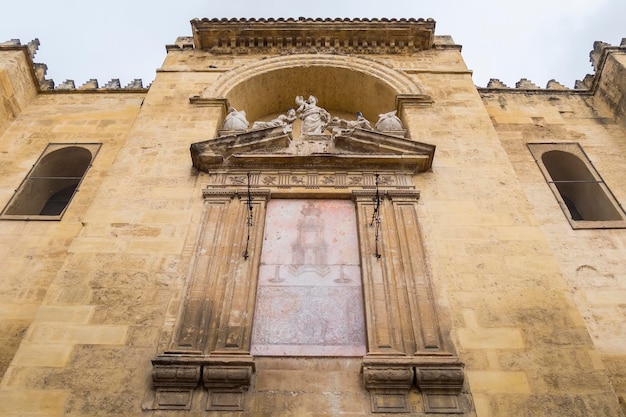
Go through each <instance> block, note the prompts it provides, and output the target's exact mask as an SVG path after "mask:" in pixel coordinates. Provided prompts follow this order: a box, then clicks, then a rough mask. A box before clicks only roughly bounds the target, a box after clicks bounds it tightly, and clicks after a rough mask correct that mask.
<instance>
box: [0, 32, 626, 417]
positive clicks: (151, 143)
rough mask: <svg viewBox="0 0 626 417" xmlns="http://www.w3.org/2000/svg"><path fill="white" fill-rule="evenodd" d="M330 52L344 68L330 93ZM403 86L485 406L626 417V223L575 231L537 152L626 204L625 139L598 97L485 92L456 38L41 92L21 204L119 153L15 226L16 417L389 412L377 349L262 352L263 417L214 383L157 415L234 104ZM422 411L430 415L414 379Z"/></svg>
mask: <svg viewBox="0 0 626 417" xmlns="http://www.w3.org/2000/svg"><path fill="white" fill-rule="evenodd" d="M312 59H314V60H316V61H315V62H316V65H317V66H318V67H319V68H324V67H325V66H326V67H328V68H333V69H332V71H330V73H331V74H333V75H334V76H336V77H340V78H339V79H338V80H332V82H330V81H329V82H328V83H325V82H326V80H324V78H323V77H322V75H320V74H323V71H318V70H315V71H313V70H309V69H306V65H307V63H308V62H310V60H312ZM303 68H304V69H303ZM260 74H264V75H263V76H261V75H260ZM277 75H280V76H277ZM305 76H307V77H308V76H311V78H305ZM229 77H230V78H229ZM225 80H226V81H225ZM227 81H228V82H227ZM229 82H231V83H232V84H229ZM320 83H325V84H322V85H320ZM237 86H239V89H237V88H236V87H237ZM329 86H330V87H329ZM346 86H349V87H350V88H347V87H346ZM244 87H245V88H244ZM359 87H361V88H362V89H359ZM353 90H356V91H353ZM246 91H247V92H248V93H249V94H252V95H253V97H249V96H248V95H246V94H245V93H246ZM300 91H301V93H300ZM391 92H394V93H396V94H407V95H410V96H411V97H413V98H414V100H413V101H411V100H409V99H403V101H402V100H401V102H402V103H403V104H402V106H401V109H399V110H400V111H399V116H400V117H401V118H402V119H403V121H404V124H405V127H406V128H407V129H408V130H409V137H410V138H411V139H412V140H414V141H420V142H424V143H427V144H431V145H436V152H435V157H434V162H433V166H432V169H431V170H430V171H428V172H423V173H419V174H416V175H415V176H414V177H413V183H414V185H415V186H416V188H417V189H418V190H420V192H421V196H420V199H419V201H418V203H417V210H418V214H419V228H420V230H421V233H422V236H421V240H422V242H423V244H424V254H425V264H426V267H427V268H426V269H427V275H428V278H429V279H430V280H431V281H432V283H433V286H432V291H433V294H434V299H435V300H436V303H437V308H438V310H437V313H436V315H437V317H438V322H439V326H440V327H439V328H440V329H441V332H442V333H443V334H442V335H440V336H441V338H442V339H443V340H444V344H446V348H448V349H449V350H451V351H452V353H454V354H457V355H458V356H459V358H460V359H461V361H463V362H464V363H465V376H466V380H465V385H464V387H463V390H462V391H463V396H462V407H463V409H464V411H465V415H467V416H473V415H476V416H479V417H495V416H527V415H533V416H546V417H547V416H554V415H579V416H596V415H606V416H620V411H619V405H618V402H617V398H616V396H615V392H614V390H613V386H612V385H611V382H610V381H609V377H610V378H611V381H613V385H614V386H616V387H617V390H618V392H621V393H623V392H624V389H623V388H620V387H622V385H620V382H619V381H621V380H623V373H622V372H623V371H621V370H620V369H621V366H622V365H620V363H623V362H624V361H623V355H624V352H623V350H622V349H623V348H622V347H621V346H620V340H621V341H623V335H622V334H621V333H620V332H622V330H623V329H621V327H619V326H620V323H621V322H623V319H622V320H621V321H620V319H619V318H617V317H619V316H616V315H615V314H616V313H619V314H622V312H621V310H620V309H621V307H620V304H619V300H620V299H622V298H621V297H620V294H621V293H620V292H619V291H623V284H624V279H623V276H622V275H623V274H622V273H621V272H619V271H621V270H624V268H623V266H624V265H623V260H622V259H621V258H620V252H623V248H624V242H623V236H622V233H621V232H620V231H619V230H609V231H582V233H581V231H573V230H571V228H570V227H569V224H568V223H567V221H566V220H565V219H564V218H563V217H562V213H561V212H560V210H559V208H558V206H557V204H556V202H555V200H554V197H553V196H552V194H551V192H550V190H549V189H548V188H547V187H546V185H545V181H544V180H543V177H542V176H541V173H540V172H539V170H538V169H537V167H536V164H535V163H534V161H533V160H532V157H531V156H530V154H529V153H528V151H527V149H526V148H525V143H526V142H527V141H530V140H537V139H538V138H541V140H544V139H545V140H548V139H552V140H561V139H563V138H566V139H567V140H577V141H580V142H581V143H582V145H583V147H584V148H585V150H586V151H588V153H589V155H590V158H591V159H592V160H593V162H594V164H596V167H597V168H598V170H599V171H600V172H601V173H602V175H603V176H604V178H605V180H606V181H607V183H609V185H610V186H611V188H612V190H613V191H614V192H615V194H616V196H617V198H618V199H620V200H622V201H623V199H624V198H626V195H625V194H626V183H624V179H623V178H621V177H620V172H623V169H621V167H622V165H623V163H622V161H620V157H619V155H623V154H624V149H623V146H625V145H624V141H623V140H621V141H620V135H621V137H622V139H623V130H622V128H620V127H619V126H617V125H615V123H614V122H612V121H611V120H610V118H609V116H608V115H604V116H598V115H596V114H595V113H594V112H592V110H590V109H591V108H593V105H594V103H593V99H592V98H591V97H590V96H576V95H568V94H569V93H567V94H561V95H559V96H558V97H557V98H556V99H552V98H550V96H548V95H536V94H517V95H516V94H509V95H507V94H491V95H489V94H488V95H483V96H482V97H481V95H479V93H478V92H477V91H476V88H475V87H474V85H473V83H472V80H471V73H470V72H469V71H467V69H466V67H465V65H464V63H463V60H462V57H461V54H460V51H459V48H458V47H455V46H454V45H453V44H452V42H451V41H448V40H445V39H440V45H439V46H437V48H435V49H431V50H428V51H423V52H415V53H413V54H411V55H408V56H407V55H377V56H375V57H372V56H353V57H350V56H340V55H337V56H334V55H333V56H321V55H319V56H318V55H314V54H310V55H307V54H294V55H285V56H282V57H270V58H267V57H266V56H265V55H263V54H248V55H242V56H222V55H220V56H215V55H211V54H210V53H208V52H201V51H194V50H192V49H190V48H189V47H188V48H183V47H181V48H174V47H172V48H171V50H170V52H169V54H168V57H167V58H166V60H165V63H164V65H163V68H162V69H161V70H160V71H159V72H158V74H157V77H156V79H155V81H154V82H153V84H152V85H151V87H150V89H149V91H148V92H147V93H146V94H144V93H134V94H131V93H122V92H107V93H95V92H94V93H65V94H63V93H58V92H56V93H53V94H45V95H38V96H37V97H36V98H35V99H34V100H33V101H32V103H31V104H30V105H29V106H28V107H26V108H25V109H24V110H23V112H22V114H21V115H19V117H18V118H17V119H16V120H15V121H13V122H11V123H10V124H9V125H8V127H7V128H6V130H5V132H4V134H3V135H2V136H1V137H0V159H1V160H0V162H1V163H0V172H1V174H2V175H0V197H1V199H2V200H1V201H2V202H3V203H6V201H8V199H9V198H10V196H11V195H12V192H13V190H14V189H15V187H17V185H18V184H19V182H20V181H21V179H22V178H23V177H24V175H25V174H26V173H27V172H28V170H29V168H30V166H31V165H32V164H33V163H34V161H35V160H36V159H37V157H38V156H39V155H40V153H41V151H42V150H43V148H44V147H45V145H46V144H47V143H49V142H82V141H88V142H101V143H103V146H102V148H101V150H100V152H99V154H98V156H97V157H96V159H95V160H94V163H93V166H92V167H91V169H90V170H89V171H88V174H87V176H86V178H85V181H84V182H83V184H82V185H81V188H80V191H79V192H78V194H77V195H76V197H75V198H74V200H73V201H72V202H71V204H70V206H69V209H68V211H67V212H66V214H65V215H64V217H63V219H62V220H61V221H59V222H40V221H37V222H28V221H1V222H0V235H1V236H2V240H0V242H2V243H0V259H1V260H2V263H3V265H4V267H3V270H4V274H5V275H4V276H3V279H2V281H1V283H0V319H1V323H2V327H0V338H2V339H6V340H8V341H9V342H8V343H6V344H4V345H3V346H2V347H0V358H1V360H2V363H1V364H0V365H1V366H2V371H3V372H4V375H3V377H2V382H1V383H0V414H2V415H6V416H21V415H33V416H43V415H45V416H61V415H63V416H99V415H102V416H105V415H106V416H144V415H151V416H180V415H193V416H217V415H235V414H236V415H239V416H263V415H268V416H269V415H284V416H302V415H317V416H336V415H339V414H342V413H343V414H350V415H373V413H372V404H371V403H370V396H369V395H368V390H367V389H366V387H365V385H364V382H363V379H362V378H363V372H362V369H361V360H362V359H361V358H342V357H335V358H326V359H323V358H306V359H293V358H257V360H256V373H255V376H254V377H253V381H252V384H251V387H250V392H249V395H248V397H247V398H248V401H247V403H246V411H245V412H226V413H224V412H215V411H212V412H207V411H206V404H207V402H206V401H207V400H206V393H201V392H200V390H197V393H196V394H194V395H195V397H194V401H195V402H194V403H193V406H192V410H189V411H167V410H154V404H153V400H154V398H153V390H152V383H153V382H152V376H151V372H152V365H151V362H150V361H151V359H153V358H155V357H156V356H157V355H158V354H162V353H164V352H165V351H167V350H168V349H169V348H170V340H171V338H172V331H173V329H174V328H175V323H176V320H177V317H178V312H179V308H180V306H181V303H182V302H183V301H184V298H185V294H186V293H185V291H186V289H187V285H188V283H189V280H190V276H191V273H192V272H193V271H192V268H193V266H192V265H193V262H192V261H193V259H192V258H193V256H194V255H196V253H195V249H196V247H197V245H198V242H199V241H200V240H201V239H200V233H202V231H201V224H202V221H203V206H204V201H203V198H202V189H203V188H204V187H205V186H206V184H207V183H208V182H209V180H210V178H209V175H208V174H206V173H201V172H197V171H196V170H195V169H194V168H192V166H191V159H190V155H189V147H190V145H191V144H192V143H195V142H200V141H205V140H208V139H212V138H214V137H215V135H216V132H217V130H218V129H219V128H220V127H221V122H222V119H223V111H224V108H223V103H224V100H223V99H224V98H226V99H229V100H230V99H232V102H231V104H233V105H235V106H239V107H240V108H243V109H244V110H246V109H248V108H249V112H250V115H251V116H250V119H251V120H250V121H252V120H253V119H256V118H257V117H259V118H260V117H265V116H268V115H272V114H276V113H279V112H281V111H283V108H284V107H285V106H291V105H293V103H291V100H293V96H294V95H295V93H300V94H302V95H308V94H319V95H320V97H319V98H320V105H322V106H324V105H325V103H324V96H323V94H328V97H329V103H332V104H331V105H330V106H329V107H330V108H329V110H339V111H341V112H343V113H342V114H349V113H350V112H354V111H359V110H362V109H361V108H360V107H361V106H363V109H364V110H363V111H364V113H366V116H367V117H368V118H369V119H370V121H372V122H375V120H376V117H377V114H378V113H379V112H383V111H390V110H393V109H394V106H396V101H395V96H394V95H392V94H391ZM222 93H223V95H220V94H222ZM231 93H232V94H231ZM351 93H352V94H351ZM229 94H231V96H229ZM193 96H197V97H200V98H201V99H198V100H196V101H195V102H194V100H192V101H190V99H189V98H190V97H193ZM418 96H419V98H420V100H415V97H418ZM425 96H429V97H430V98H431V99H432V102H430V101H428V100H426V99H424V97H425ZM376 100H379V101H376ZM276 101H277V102H278V104H276ZM377 106H378V107H377ZM379 107H380V108H379ZM390 107H391V108H390ZM381 109H382V110H381ZM494 126H495V127H494ZM620 144H621V145H620ZM244 168H245V167H244ZM242 169H243V168H242ZM299 169H305V168H303V167H299ZM302 188H304V187H302ZM216 192H219V190H217V191H216ZM299 192H300V193H301V195H306V193H307V192H309V193H311V191H306V190H304V191H303V190H300V191H299ZM344 194H345V192H344ZM301 195H300V196H301ZM310 195H314V194H310ZM318 195H319V192H318ZM333 195H334V196H337V195H339V192H335V193H334V194H333V192H329V193H327V195H326V196H327V197H328V196H333ZM281 196H282V197H288V195H287V194H286V191H283V194H282V195H281ZM342 196H343V198H345V195H343V194H342ZM368 204H369V201H368ZM240 220H241V221H244V219H240ZM384 221H389V219H388V218H383V222H384ZM407 222H409V223H410V220H407ZM411 224H412V223H411ZM220 226H221V225H220ZM240 226H241V225H240V224H236V223H235V221H233V220H230V223H228V224H226V225H225V226H224V228H225V229H228V228H235V227H240ZM413 226H414V227H417V226H415V225H413ZM388 230H390V229H388ZM581 236H582V237H581ZM589 248H592V249H589ZM217 261H220V260H217ZM221 261H223V260H221ZM392 263H393V262H392ZM398 264H400V262H398ZM225 268H226V266H225ZM398 269H399V270H400V269H402V268H401V267H398ZM620 274H622V275H620ZM422 291H423V288H422ZM420 295H421V294H420ZM217 301H219V300H217ZM234 313H238V312H234ZM233 315H235V314H233ZM401 315H402V317H406V316H407V315H408V316H410V314H408V313H406V312H402V314H401ZM372 321H373V319H372ZM398 326H400V324H399V325H398ZM622 327H623V326H622ZM387 330H390V331H393V330H394V329H387ZM615 334H617V335H618V336H617V337H612V336H611V335H615ZM401 342H402V341H401ZM621 345H623V343H621ZM412 353H413V352H411V354H412ZM620 373H622V374H620ZM411 383H412V382H411ZM203 396H204V397H203ZM409 404H410V407H411V412H412V414H411V415H425V414H424V412H423V410H424V406H425V405H424V402H423V399H422V397H421V396H420V395H419V393H418V392H417V391H416V390H415V389H413V390H411V392H410V395H409ZM378 415H381V414H378ZM444 415H445V414H444Z"/></svg>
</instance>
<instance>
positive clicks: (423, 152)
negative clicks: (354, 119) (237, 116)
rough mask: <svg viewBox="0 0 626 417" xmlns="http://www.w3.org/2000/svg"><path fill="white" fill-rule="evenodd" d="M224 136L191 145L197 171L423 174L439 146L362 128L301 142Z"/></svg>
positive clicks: (274, 132) (283, 136) (258, 134)
mask: <svg viewBox="0 0 626 417" xmlns="http://www.w3.org/2000/svg"><path fill="white" fill-rule="evenodd" d="M222 134H223V136H220V137H218V138H216V139H211V140H207V141H203V142H197V143H194V144H192V145H191V159H192V162H193V166H194V167H195V168H197V169H198V170H200V171H204V172H209V171H210V170H214V169H218V168H227V167H232V168H235V167H246V168H281V167H291V168H293V167H301V168H331V169H351V170H359V169H367V170H372V169H373V170H376V169H385V170H405V171H410V172H423V171H427V170H428V169H430V167H431V166H432V161H433V157H434V153H435V146H434V145H429V144H425V143H421V142H415V141H412V140H409V139H406V138H404V137H402V136H395V135H392V134H389V133H384V132H377V131H372V130H366V129H361V128H355V129H353V130H350V131H342V132H340V133H337V134H334V135H309V136H303V137H301V138H299V139H293V138H292V136H291V134H290V132H285V131H284V129H283V128H282V127H269V128H266V129H259V130H251V131H246V132H234V133H231V134H224V133H222Z"/></svg>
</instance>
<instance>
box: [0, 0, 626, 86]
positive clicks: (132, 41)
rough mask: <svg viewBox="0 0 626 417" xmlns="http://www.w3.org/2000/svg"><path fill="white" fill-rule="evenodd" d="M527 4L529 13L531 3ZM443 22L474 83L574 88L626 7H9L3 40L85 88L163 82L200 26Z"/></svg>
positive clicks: (452, 2)
mask: <svg viewBox="0 0 626 417" xmlns="http://www.w3.org/2000/svg"><path fill="white" fill-rule="evenodd" d="M522 4H523V5H522ZM300 16H303V17H322V18H325V17H331V18H335V17H341V18H345V17H348V18H355V17H360V18H373V17H378V18H382V17H387V18H401V17H405V18H409V17H414V18H420V17H422V18H429V17H431V18H433V19H435V21H436V22H437V25H436V29H435V34H437V35H451V36H452V37H453V38H454V40H455V42H456V43H457V44H459V45H463V56H464V58H465V61H466V63H467V66H468V68H469V69H470V70H473V71H474V76H473V79H474V83H475V84H476V85H478V86H481V87H484V86H486V85H487V82H488V81H489V79H490V78H498V79H500V80H501V81H503V82H504V83H506V84H507V85H509V86H511V87H513V86H514V85H515V83H516V82H517V81H519V79H520V78H528V79H530V80H531V81H533V82H534V83H535V84H537V85H539V86H540V87H545V86H546V83H547V82H548V80H550V79H556V80H557V81H559V82H560V83H561V84H564V85H566V86H568V87H573V86H574V81H575V80H577V79H582V78H583V77H584V76H585V74H587V73H593V68H592V67H591V65H590V63H589V51H590V50H591V49H592V47H593V42H594V41H596V40H602V41H604V42H608V43H610V44H613V45H619V44H620V41H621V39H622V38H623V37H626V19H625V17H626V0H526V1H525V2H508V1H507V0H473V1H472V0H430V1H423V0H379V1H372V0H361V1H358V2H357V1H354V0H348V1H341V0H309V1H302V0H300V1H297V0H292V1H285V0H266V1H260V0H220V1H216V0H187V1H184V0H179V1H166V0H126V1H121V0H108V1H107V2H93V1H89V0H56V1H55V0H23V1H21V2H18V1H11V2H9V1H7V2H6V4H3V5H2V6H1V7H0V42H4V41H7V40H9V39H20V40H21V41H22V43H23V44H25V43H27V42H28V41H30V40H32V39H34V38H39V40H40V42H41V46H40V48H39V52H38V53H37V56H36V57H35V62H43V63H45V64H47V66H48V74H47V78H48V79H50V78H51V79H53V80H54V81H55V83H56V84H59V83H61V82H63V81H65V80H66V79H73V80H74V81H75V82H76V85H77V86H79V85H82V84H83V83H84V82H85V81H87V80H88V79H90V78H97V79H98V82H99V83H100V85H104V84H105V83H106V82H108V81H109V80H110V79H112V78H119V79H120V80H121V82H122V85H123V86H124V85H126V84H128V83H129V82H130V81H131V80H133V79H134V78H142V79H143V81H144V85H147V84H149V83H150V82H151V81H152V80H153V79H154V76H155V70H156V69H157V68H158V67H159V66H160V65H161V63H162V62H163V60H164V58H165V45H166V44H172V43H174V41H175V40H176V38H177V37H178V36H191V26H190V24H189V21H190V20H191V19H193V18H204V17H206V18H214V17H217V18H222V17H227V18H231V17H236V18H241V17H245V18H252V17H254V18H260V17H265V18H268V17H274V18H278V17H285V18H286V17H294V18H297V17H300Z"/></svg>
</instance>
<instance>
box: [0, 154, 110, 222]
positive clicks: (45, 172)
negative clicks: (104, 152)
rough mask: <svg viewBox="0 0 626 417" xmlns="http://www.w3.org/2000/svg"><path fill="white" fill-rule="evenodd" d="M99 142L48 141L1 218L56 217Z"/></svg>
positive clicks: (69, 198)
mask: <svg viewBox="0 0 626 417" xmlns="http://www.w3.org/2000/svg"><path fill="white" fill-rule="evenodd" d="M99 148H100V144H76V145H66V144H50V145H48V147H47V148H46V150H45V151H44V152H43V154H42V156H41V157H40V158H39V160H38V161H37V162H36V163H35V165H34V166H33V168H32V169H31V171H30V172H29V173H28V175H27V177H26V178H25V179H24V181H22V184H21V185H20V187H19V188H18V189H17V190H16V192H15V194H14V195H13V198H11V200H10V201H9V203H8V204H7V206H6V207H5V209H4V210H3V212H2V217H3V218H15V219H25V218H27V219H33V220H57V219H60V218H61V216H62V214H63V212H64V211H65V209H66V208H67V206H68V204H69V202H70V201H71V199H72V197H73V196H74V194H75V192H76V190H77V188H78V186H79V184H80V182H81V181H82V179H83V177H84V175H85V173H86V172H87V169H88V168H89V166H90V165H91V161H92V160H93V158H94V156H95V155H96V153H97V151H98V149H99Z"/></svg>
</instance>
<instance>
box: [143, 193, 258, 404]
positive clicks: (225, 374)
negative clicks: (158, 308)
mask: <svg viewBox="0 0 626 417" xmlns="http://www.w3.org/2000/svg"><path fill="white" fill-rule="evenodd" d="M203 195H204V198H205V209H204V213H203V221H202V224H201V230H200V233H199V238H198V243H197V247H196V252H195V255H194V257H193V260H192V265H191V267H190V275H189V280H188V287H187V289H186V296H185V299H184V303H183V306H182V308H181V312H180V315H179V319H178V322H177V328H176V330H175V333H174V337H173V340H172V344H171V349H170V350H168V351H166V352H165V353H164V354H162V355H159V356H158V357H157V358H155V359H154V360H153V361H152V363H153V381H154V386H155V388H156V391H157V401H156V403H157V408H160V409H189V407H190V406H191V398H192V397H193V390H194V389H195V388H196V387H198V386H199V384H200V382H201V381H200V379H201V378H202V384H203V386H204V387H205V388H206V389H207V390H208V403H207V409H208V410H242V409H243V400H244V394H245V392H246V391H247V387H248V386H249V385H250V382H251V378H252V373H253V372H254V361H253V358H252V356H251V355H250V335H251V331H252V317H253V313H254V303H255V294H256V287H257V276H258V274H257V271H258V267H259V265H258V264H259V257H260V253H261V242H262V238H263V228H264V221H265V210H266V206H267V200H268V199H269V190H251V191H250V197H251V201H250V202H251V207H252V213H251V214H252V222H251V226H248V221H247V220H248V215H249V214H250V211H249V204H248V203H249V201H248V191H247V190H242V189H223V188H222V189H219V190H216V189H207V190H204V193H203ZM246 245H247V247H248V252H247V257H245V256H244V252H245V250H246Z"/></svg>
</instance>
